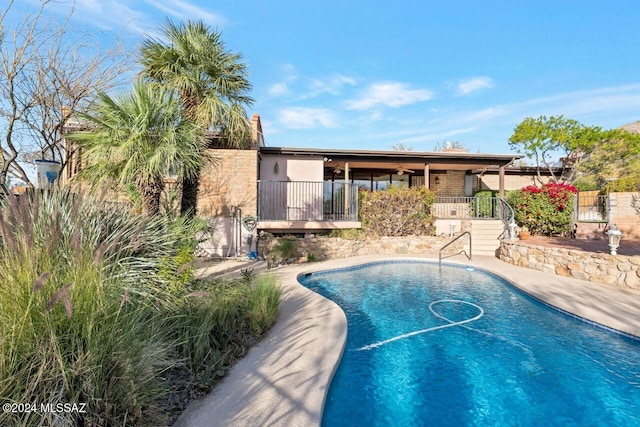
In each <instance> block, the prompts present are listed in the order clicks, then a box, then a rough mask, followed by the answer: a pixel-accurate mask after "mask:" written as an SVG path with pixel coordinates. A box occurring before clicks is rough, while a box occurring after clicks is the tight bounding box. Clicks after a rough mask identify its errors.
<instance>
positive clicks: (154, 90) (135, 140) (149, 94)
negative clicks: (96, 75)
mask: <svg viewBox="0 0 640 427" xmlns="http://www.w3.org/2000/svg"><path fill="white" fill-rule="evenodd" d="M182 110H183V108H182V106H181V103H180V100H178V99H175V97H174V95H173V94H172V92H171V91H167V90H166V89H164V88H161V87H158V86H157V85H153V84H151V83H145V82H142V81H138V82H136V83H135V84H134V87H133V90H132V92H131V93H128V94H124V95H121V96H118V97H115V98H112V97H110V96H109V95H107V94H105V93H100V94H99V96H98V101H97V103H96V105H95V106H94V108H93V111H94V112H93V113H92V114H84V115H83V117H84V118H86V119H87V120H89V122H90V123H91V124H92V125H93V126H92V129H91V130H90V131H87V132H79V133H75V134H72V135H69V138H70V139H71V140H73V141H75V142H76V143H77V144H78V146H79V147H80V148H81V149H82V153H83V154H82V155H83V160H86V161H87V164H88V166H87V167H86V168H84V169H83V171H82V172H81V174H82V175H81V176H84V177H86V178H88V179H89V180H90V181H92V182H94V183H99V182H104V181H111V180H115V181H116V182H117V183H118V184H120V185H122V186H124V187H126V186H130V185H133V186H134V188H136V189H137V190H138V192H139V193H140V196H141V199H142V210H143V212H144V213H145V214H146V215H149V216H152V215H155V214H157V213H158V212H159V210H160V195H161V193H162V190H163V189H164V176H165V175H166V174H167V173H168V172H170V171H172V170H177V169H180V170H181V173H182V174H183V175H184V176H189V175H193V174H194V173H195V171H197V170H200V168H201V167H202V164H201V163H202V162H203V161H204V159H203V157H202V156H201V155H200V154H198V153H201V152H202V151H203V150H204V147H205V146H206V141H205V138H204V132H203V130H202V128H200V127H199V126H198V125H196V124H194V123H192V122H191V121H188V120H185V119H184V118H183V116H182Z"/></svg>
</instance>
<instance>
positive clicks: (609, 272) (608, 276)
mask: <svg viewBox="0 0 640 427" xmlns="http://www.w3.org/2000/svg"><path fill="white" fill-rule="evenodd" d="M498 258H500V259H501V260H502V261H506V262H508V263H510V264H513V265H517V266H519V267H528V268H532V269H534V270H540V271H545V272H548V273H555V274H557V275H559V276H566V277H573V278H575V279H580V280H587V281H590V282H596V283H604V284H608V285H616V286H620V287H626V288H630V289H635V290H640V256H624V255H616V256H613V255H609V254H600V253H593V252H584V251H578V250H574V249H561V248H549V247H545V246H535V245H528V244H526V243H523V242H521V241H514V242H511V241H505V240H503V241H502V242H501V244H500V250H499V254H498Z"/></svg>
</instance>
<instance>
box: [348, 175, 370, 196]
mask: <svg viewBox="0 0 640 427" xmlns="http://www.w3.org/2000/svg"><path fill="white" fill-rule="evenodd" d="M351 182H352V183H354V184H356V185H357V186H358V189H361V190H367V191H371V184H372V183H371V172H365V171H363V172H360V171H355V172H353V177H352V179H351Z"/></svg>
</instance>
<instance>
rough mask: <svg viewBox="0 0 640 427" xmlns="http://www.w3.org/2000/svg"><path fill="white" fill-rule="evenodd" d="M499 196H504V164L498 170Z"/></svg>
mask: <svg viewBox="0 0 640 427" xmlns="http://www.w3.org/2000/svg"><path fill="white" fill-rule="evenodd" d="M498 196H500V198H501V199H503V198H504V165H503V166H500V169H499V170H498Z"/></svg>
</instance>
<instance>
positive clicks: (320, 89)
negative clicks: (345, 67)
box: [308, 74, 356, 98]
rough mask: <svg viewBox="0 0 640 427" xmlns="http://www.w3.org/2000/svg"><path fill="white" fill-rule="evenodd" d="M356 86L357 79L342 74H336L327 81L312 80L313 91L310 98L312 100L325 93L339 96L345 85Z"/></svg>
mask: <svg viewBox="0 0 640 427" xmlns="http://www.w3.org/2000/svg"><path fill="white" fill-rule="evenodd" d="M355 84H356V79H354V78H353V77H348V76H344V75H342V74H334V75H332V76H329V77H328V78H325V79H312V80H311V84H310V87H309V88H310V89H311V93H310V94H309V95H308V97H309V98H312V97H315V96H318V95H320V94H323V93H329V94H331V95H339V94H340V93H341V92H342V88H343V87H344V86H345V85H350V86H353V85H355Z"/></svg>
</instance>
